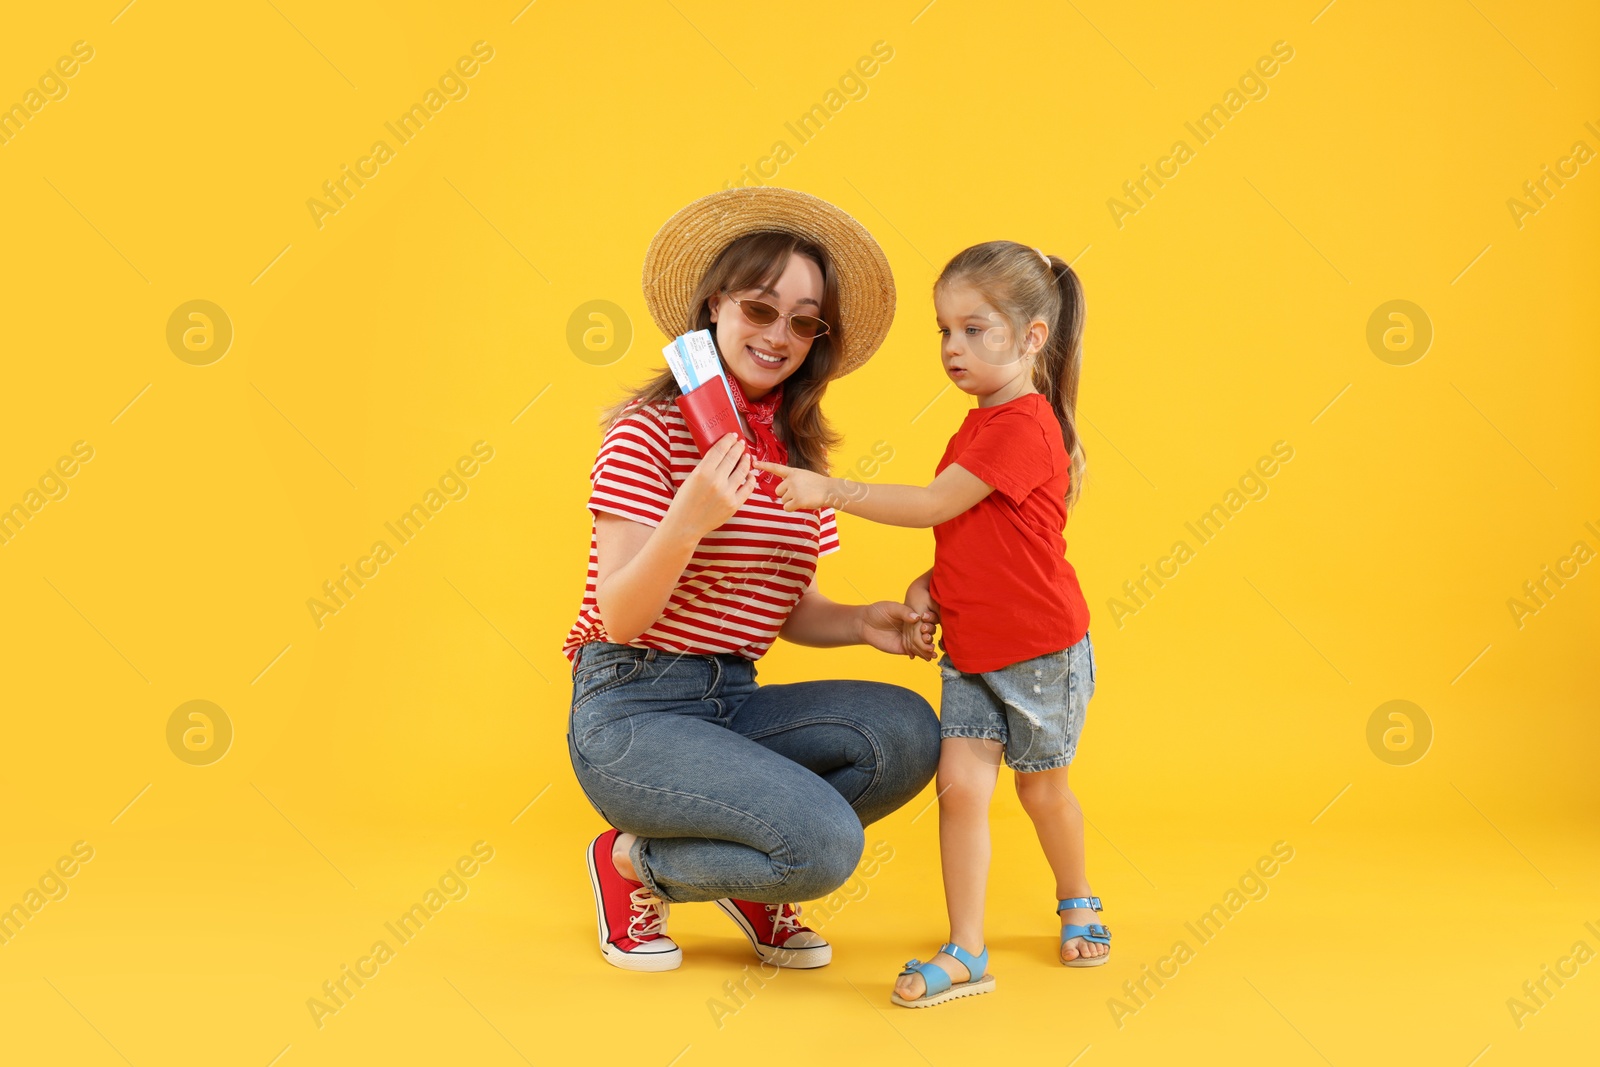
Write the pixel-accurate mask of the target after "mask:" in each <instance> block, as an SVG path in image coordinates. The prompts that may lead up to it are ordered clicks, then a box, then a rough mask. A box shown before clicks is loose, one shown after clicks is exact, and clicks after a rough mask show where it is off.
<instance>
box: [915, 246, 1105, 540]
mask: <svg viewBox="0 0 1600 1067" xmlns="http://www.w3.org/2000/svg"><path fill="white" fill-rule="evenodd" d="M1047 259H1048V261H1049V262H1048V265H1047V264H1046V260H1047ZM956 283H960V284H964V285H970V286H971V287H972V288H973V289H975V290H977V291H978V292H979V293H981V294H982V295H983V298H984V299H985V300H987V301H988V302H989V303H990V304H993V305H994V306H995V307H996V308H997V309H999V311H1000V313H1001V314H1002V315H1004V316H1005V317H1006V318H1007V319H1008V320H1010V322H1011V327H1012V336H1013V337H1021V336H1022V334H1023V333H1024V332H1025V331H1026V330H1027V328H1028V323H1030V322H1032V321H1033V320H1035V319H1042V320H1043V321H1044V322H1046V323H1048V324H1049V325H1050V336H1049V338H1048V339H1047V340H1046V341H1045V349H1044V352H1043V353H1041V354H1040V358H1039V360H1038V361H1037V362H1036V363H1035V364H1034V367H1033V385H1034V388H1036V389H1038V390H1039V392H1041V393H1043V394H1044V395H1045V398H1046V399H1047V400H1049V401H1050V407H1051V408H1052V409H1053V410H1054V411H1055V414H1056V421H1057V422H1059V423H1061V441H1062V443H1063V444H1064V445H1066V447H1067V455H1068V457H1070V459H1071V462H1072V476H1071V478H1070V484H1069V485H1068V486H1067V510H1069V511H1070V510H1071V509H1072V507H1073V506H1074V505H1075V504H1076V503H1077V502H1078V495H1079V494H1080V493H1081V492H1082V491H1083V471H1084V468H1085V467H1086V466H1087V465H1088V457H1087V456H1086V455H1085V454H1084V451H1083V439H1082V438H1081V437H1080V436H1079V435H1078V420H1077V412H1078V378H1079V376H1080V375H1081V374H1082V372H1083V316H1084V303H1083V283H1082V282H1081V281H1079V280H1078V275H1077V274H1076V272H1074V271H1073V269H1072V268H1071V267H1070V266H1068V265H1067V263H1066V262H1065V261H1064V260H1062V259H1061V258H1060V257H1058V256H1045V255H1043V254H1042V253H1040V252H1039V251H1038V250H1037V249H1034V248H1029V247H1028V246H1027V245H1024V244H1018V243H1017V242H1015V241H989V242H986V243H984V244H981V245H973V246H972V247H971V248H967V249H964V250H962V251H960V252H958V253H956V256H955V258H954V259H952V260H951V261H950V262H949V263H947V264H946V265H945V268H944V270H943V271H941V272H940V274H939V280H938V281H936V282H934V283H933V288H934V291H935V292H938V291H939V289H940V287H942V286H946V285H951V284H956Z"/></svg>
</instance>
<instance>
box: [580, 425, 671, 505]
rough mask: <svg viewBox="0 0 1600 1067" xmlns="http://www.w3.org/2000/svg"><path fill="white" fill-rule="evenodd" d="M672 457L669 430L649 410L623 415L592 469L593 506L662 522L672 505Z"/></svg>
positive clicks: (609, 432)
mask: <svg viewBox="0 0 1600 1067" xmlns="http://www.w3.org/2000/svg"><path fill="white" fill-rule="evenodd" d="M671 456H672V452H671V446H670V445H669V443H668V438H667V428H666V426H665V425H663V424H662V422H661V421H660V419H659V418H658V417H656V415H655V413H653V412H651V411H650V410H649V409H648V408H642V409H640V410H637V411H634V412H632V413H631V414H628V415H625V416H623V417H622V418H620V419H618V420H617V421H616V422H615V423H614V424H613V425H612V427H611V429H610V430H608V431H606V436H605V439H604V440H603V441H601V442H600V454H599V455H598V456H596V457H595V461H594V469H593V470H591V471H590V472H589V480H590V481H591V482H593V483H594V489H593V491H592V492H591V493H590V494H589V510H590V511H592V512H594V513H595V514H597V515H598V514H600V513H602V512H604V513H606V514H608V515H620V516H621V517H622V518H624V519H632V520H633V521H634V522H642V523H644V524H645V525H646V526H659V525H661V520H662V519H663V518H665V517H666V514H667V508H669V507H671V506H672V495H673V486H672V459H671Z"/></svg>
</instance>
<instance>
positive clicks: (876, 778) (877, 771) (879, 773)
mask: <svg viewBox="0 0 1600 1067" xmlns="http://www.w3.org/2000/svg"><path fill="white" fill-rule="evenodd" d="M817 723H827V724H829V725H832V726H845V727H848V728H849V729H852V730H854V731H855V732H856V733H857V734H859V735H861V736H862V737H864V738H866V741H867V744H869V745H871V746H872V780H871V781H870V782H868V783H867V786H866V788H865V789H863V790H861V795H860V796H858V797H856V804H860V803H861V802H862V801H864V800H866V799H867V798H868V797H870V796H871V795H872V791H873V790H874V789H876V788H877V787H878V783H880V782H882V781H883V775H884V759H883V749H882V748H881V747H879V745H878V739H877V738H876V737H874V736H873V735H872V731H870V730H867V729H865V728H863V727H862V725H861V724H860V722H858V721H856V720H854V719H847V718H840V717H838V716H834V715H823V716H819V717H817V718H814V719H806V720H804V721H803V722H791V723H786V724H784V725H783V726H781V727H776V728H774V729H771V730H766V731H763V732H760V733H753V734H745V735H744V736H745V737H748V738H749V739H750V740H752V741H755V740H758V739H759V738H763V737H772V736H773V735H775V734H781V733H787V732H788V731H790V730H794V729H798V728H800V727H802V726H814V725H816V724H817ZM817 777H819V778H820V777H821V775H818V776H817ZM850 806H851V808H852V809H854V808H855V804H852V805H850Z"/></svg>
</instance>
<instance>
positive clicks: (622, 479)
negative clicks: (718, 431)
mask: <svg viewBox="0 0 1600 1067" xmlns="http://www.w3.org/2000/svg"><path fill="white" fill-rule="evenodd" d="M699 462H700V450H699V449H698V448H696V447H695V443H694V438H693V437H691V436H690V435H689V430H688V427H687V426H685V425H684V421H683V415H682V414H681V413H680V412H679V411H678V408H677V405H676V404H673V403H671V402H670V401H660V402H656V403H653V404H645V405H642V406H639V407H636V408H634V409H633V411H631V412H630V413H629V414H627V415H624V416H623V417H622V418H620V419H618V420H617V422H616V424H615V425H613V426H612V427H611V429H610V430H609V431H608V432H607V433H606V436H605V440H604V441H602V442H601V444H600V454H599V455H598V456H597V457H596V458H595V461H594V469H593V470H591V471H590V472H589V480H590V481H591V482H593V483H594V490H593V492H592V493H591V494H590V496H589V510H590V511H592V512H595V513H597V514H598V513H601V512H605V513H607V514H611V515H620V516H622V517H623V518H625V519H632V520H633V521H634V522H642V523H644V524H645V525H646V526H659V525H660V524H661V520H662V519H663V518H665V517H666V514H667V508H668V506H670V505H671V503H672V498H673V496H674V494H676V493H677V491H678V487H679V486H681V485H682V484H683V481H684V479H685V478H687V477H688V476H689V475H690V473H692V472H693V471H694V469H695V467H696V466H697V465H698V464H699ZM838 548H839V533H838V529H837V527H836V526H835V523H834V513H833V509H832V508H823V509H821V511H820V512H818V511H784V510H783V505H782V504H780V503H779V502H778V500H777V498H776V497H774V496H772V495H771V493H770V492H768V491H767V490H766V489H763V488H761V487H759V486H758V487H757V488H756V491H755V492H754V493H752V494H751V495H750V498H749V499H748V500H746V501H745V503H744V505H743V506H742V507H740V508H739V510H738V511H737V512H735V513H734V515H733V518H731V519H729V520H728V521H727V522H725V523H723V524H722V525H721V526H719V527H717V529H715V530H713V531H711V532H710V533H708V534H706V536H705V537H703V538H701V539H700V544H699V545H698V546H696V547H695V550H694V555H693V556H691V557H690V559H689V562H688V564H687V565H686V566H685V567H684V568H683V574H682V575H680V576H679V578H678V583H677V585H676V586H675V587H674V588H673V590H672V595H671V596H670V597H668V598H667V606H666V608H665V609H663V610H662V612H661V617H660V618H658V619H657V620H656V621H655V622H654V623H653V624H652V625H651V626H650V628H649V629H647V630H646V631H645V632H644V633H642V634H640V635H639V636H638V637H637V638H635V639H634V640H633V641H631V642H629V643H630V644H633V645H639V646H642V647H645V648H656V649H660V650H662V651H664V652H689V653H697V654H711V653H717V652H737V653H738V654H739V655H741V656H744V657H745V658H746V659H752V660H754V659H760V658H761V656H762V654H763V653H764V652H766V650H767V649H768V648H769V647H770V646H771V645H772V642H773V640H774V639H775V638H776V637H777V636H778V631H779V630H780V629H782V627H783V624H784V621H785V620H786V619H787V618H788V617H789V612H790V611H791V610H793V608H794V606H795V604H796V603H798V602H799V600H800V595H801V594H802V593H804V592H805V590H806V587H807V586H809V585H810V584H811V578H812V575H814V574H815V573H816V570H817V558H818V557H819V556H825V555H827V554H828V553H830V552H835V551H838ZM599 558H600V556H599V551H598V549H597V546H596V542H595V536H594V532H593V528H592V527H591V529H590V534H589V576H588V579H587V580H586V582H585V583H584V587H583V606H582V607H581V608H580V609H579V610H578V618H577V621H576V622H574V623H573V624H572V629H571V631H570V632H568V634H567V640H566V644H565V645H564V646H563V647H562V652H563V653H565V655H566V657H567V659H569V660H572V661H574V662H575V661H576V659H577V655H578V649H579V648H580V647H582V646H583V645H585V644H587V643H588V642H590V641H609V640H611V638H609V637H608V636H606V630H605V624H604V623H603V622H602V621H601V619H600V611H599V609H598V608H597V607H596V605H595V599H594V586H595V575H596V574H597V573H598V570H599Z"/></svg>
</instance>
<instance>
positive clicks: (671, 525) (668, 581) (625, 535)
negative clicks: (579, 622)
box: [594, 516, 699, 645]
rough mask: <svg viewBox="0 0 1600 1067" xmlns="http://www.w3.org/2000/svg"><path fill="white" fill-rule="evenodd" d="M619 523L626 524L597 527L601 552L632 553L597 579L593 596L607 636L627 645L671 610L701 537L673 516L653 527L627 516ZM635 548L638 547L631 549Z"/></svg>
mask: <svg viewBox="0 0 1600 1067" xmlns="http://www.w3.org/2000/svg"><path fill="white" fill-rule="evenodd" d="M618 522H619V523H621V524H622V526H621V527H618V526H615V525H613V526H612V528H611V529H608V530H606V531H604V532H603V533H602V532H601V530H600V529H599V528H598V527H597V530H596V536H597V537H599V538H602V539H603V540H604V543H602V544H601V545H600V546H599V551H600V554H601V556H602V558H607V557H608V556H609V557H612V558H615V557H617V556H627V561H626V562H625V563H623V564H622V565H621V566H619V567H617V568H616V569H615V570H612V571H608V572H607V573H606V574H604V575H603V576H601V577H600V578H598V579H597V580H596V583H595V590H594V600H595V607H596V608H597V609H598V610H599V612H600V620H601V622H603V623H604V624H605V628H606V636H607V637H609V638H610V639H611V640H612V641H615V642H616V643H617V644H620V645H626V644H629V643H631V642H632V641H634V640H635V639H636V638H637V637H638V636H639V635H640V634H642V633H644V632H645V631H646V630H648V629H649V628H650V627H651V626H654V625H655V621H656V620H657V619H659V618H660V617H661V613H662V612H663V611H664V610H666V606H667V600H668V599H669V598H671V596H672V590H673V589H674V588H676V587H677V584H678V578H679V576H680V575H682V574H683V568H684V567H686V566H687V565H688V563H689V560H690V558H691V557H692V556H693V555H694V550H695V547H696V546H697V545H698V544H699V538H696V537H693V536H692V535H690V534H688V533H686V532H685V531H684V530H683V529H682V527H681V526H680V525H679V524H678V523H676V522H673V521H672V519H671V517H670V516H669V517H668V519H667V520H666V521H664V522H662V523H661V525H659V526H656V527H654V528H651V527H648V526H644V525H643V524H641V523H634V522H630V521H628V520H618ZM628 527H633V528H634V529H628ZM640 531H643V533H642V538H643V540H642V543H640V542H639V540H638V539H639V538H640V537H641V533H640ZM629 542H633V543H631V544H630V543H629ZM630 548H632V549H634V550H633V551H632V552H631V553H630V552H629V549H630Z"/></svg>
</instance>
